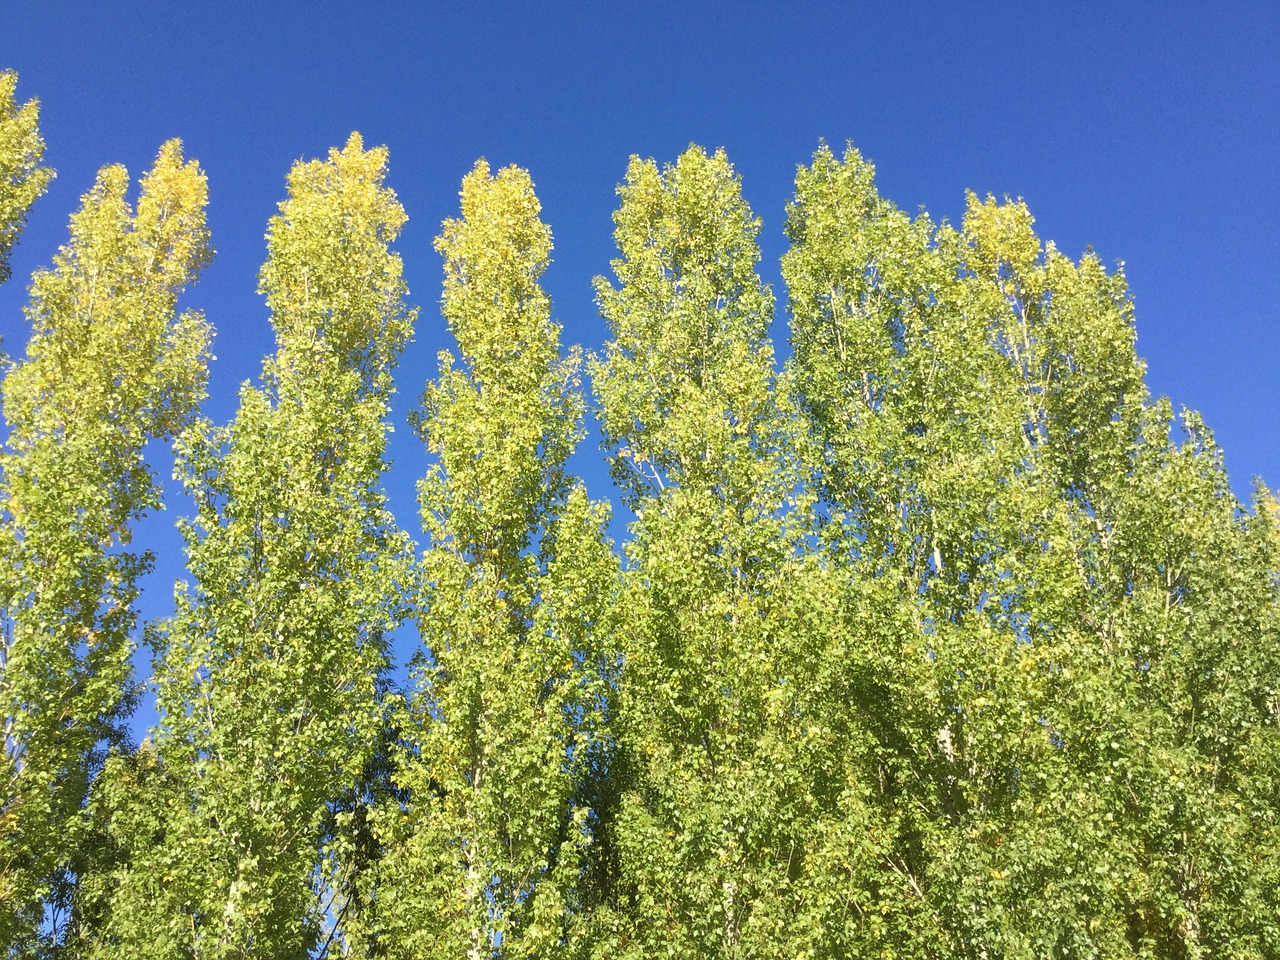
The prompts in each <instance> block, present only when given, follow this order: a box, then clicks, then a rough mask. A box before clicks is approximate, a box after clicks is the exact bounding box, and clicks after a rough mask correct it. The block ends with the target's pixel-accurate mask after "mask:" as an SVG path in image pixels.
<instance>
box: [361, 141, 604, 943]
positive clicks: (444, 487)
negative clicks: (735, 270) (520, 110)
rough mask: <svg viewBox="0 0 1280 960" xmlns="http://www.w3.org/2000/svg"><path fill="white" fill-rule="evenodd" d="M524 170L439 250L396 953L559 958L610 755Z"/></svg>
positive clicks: (599, 519) (590, 558) (596, 526)
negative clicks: (593, 799)
mask: <svg viewBox="0 0 1280 960" xmlns="http://www.w3.org/2000/svg"><path fill="white" fill-rule="evenodd" d="M538 214H539V204H538V201H537V198H536V197H535V196H534V192H533V183H532V181H531V180H530V178H529V175H528V173H526V172H525V171H523V170H520V169H519V168H516V167H508V168H506V169H503V170H500V171H498V173H497V174H491V173H490V170H489V167H488V165H487V164H485V163H484V162H483V161H481V162H480V163H478V164H477V165H476V168H475V169H474V170H473V171H472V172H471V173H470V174H468V176H467V177H466V178H465V179H464V180H463V183H462V216H461V218H460V219H455V220H448V221H446V222H445V224H444V231H443V233H442V234H441V235H440V237H439V238H438V239H437V241H436V249H437V250H439V251H440V253H441V254H443V256H444V259H445V283H444V297H443V300H442V312H443V314H444V317H445V319H446V320H447V321H448V323H449V329H450V331H451V332H452V333H453V335H454V337H455V338H456V340H457V343H458V348H459V351H460V354H461V356H460V360H461V366H455V361H454V358H453V357H452V356H451V355H450V354H449V353H447V352H445V353H442V354H441V356H440V377H439V379H438V380H437V381H436V382H435V383H433V384H430V385H428V387H427V390H426V393H425V394H424V396H423V403H422V409H421V411H420V413H419V414H418V416H417V420H416V425H417V427H418V430H419V433H420V434H421V436H422V438H423V440H424V441H425V442H426V444H427V447H428V449H429V451H430V452H431V453H432V454H435V455H436V456H437V457H438V460H437V463H436V464H435V466H433V468H432V470H431V472H430V473H429V474H428V475H427V477H426V478H425V480H424V481H423V483H422V485H421V488H420V493H421V501H422V510H423V522H424V526H425V528H426V531H427V534H428V536H429V538H430V541H429V544H428V547H427V550H426V553H425V554H424V556H423V559H422V565H421V578H422V592H421V599H420V611H421V612H420V618H419V627H420V630H421V633H422V640H423V651H422V653H421V655H420V656H419V658H418V660H417V664H416V669H415V679H416V686H415V689H414V690H412V691H411V692H410V694H409V696H408V698H407V700H406V702H405V705H404V708H403V710H402V711H401V712H400V714H399V717H398V719H399V724H400V726H399V730H400V735H401V737H402V738H403V741H404V742H403V747H402V749H401V751H400V752H399V754H398V764H397V770H396V773H395V775H394V780H395V784H396V786H397V787H398V788H399V790H401V791H403V796H404V797H405V798H406V799H405V800H404V801H403V802H402V803H400V804H398V805H393V806H391V807H390V808H389V809H388V811H387V813H386V815H385V817H384V827H383V831H384V835H385V836H386V837H387V839H388V842H389V844H390V845H391V853H390V854H389V855H388V857H387V859H386V861H385V867H386V872H385V876H386V880H385V883H384V886H383V888H382V897H381V899H382V900H383V901H385V902H386V904H387V905H386V906H381V905H380V906H379V915H378V920H379V922H380V928H381V929H382V930H383V931H384V933H383V936H384V937H385V938H386V939H387V940H389V941H391V943H390V945H388V946H387V947H386V948H385V949H386V952H387V953H388V954H389V955H391V956H405V957H416V956H422V955H424V954H426V953H440V954H441V955H450V956H463V955H464V954H465V955H466V956H467V957H471V958H476V957H481V956H505V957H515V956H560V955H562V954H563V953H565V952H569V951H571V950H572V949H573V947H574V944H575V942H576V940H577V939H578V938H579V936H580V931H579V930H578V929H577V921H578V919H579V903H578V897H579V896H580V894H579V891H578V890H577V889H576V887H577V881H578V878H579V877H580V876H581V875H582V874H583V872H584V870H585V869H586V858H587V856H588V849H587V848H588V845H589V843H590V840H591V829H592V825H591V823H590V820H589V818H590V816H591V811H590V810H589V809H588V808H586V807H585V806H583V804H582V802H581V796H582V792H583V789H584V786H583V785H584V781H585V779H586V778H587V777H588V776H589V775H590V774H591V773H593V772H595V771H593V770H592V768H591V764H592V762H593V761H594V760H596V759H598V757H599V749H598V744H599V740H600V725H601V721H602V719H603V718H602V709H603V703H602V701H603V698H604V697H605V696H606V695H607V692H608V691H607V689H606V688H605V686H604V682H603V681H604V677H603V670H604V669H605V668H606V664H604V663H603V662H602V657H603V650H602V649H601V643H602V641H603V638H604V637H605V636H606V635H607V633H606V631H607V626H608V623H609V620H610V616H611V613H610V604H611V603H612V601H613V598H612V587H613V583H614V579H615V577H616V573H615V569H616V565H615V562H614V560H613V558H612V555H611V553H610V551H609V547H608V544H607V541H606V540H605V539H604V534H603V528H604V525H605V523H606V520H607V516H606V513H605V510H604V508H603V506H602V505H600V504H594V503H592V502H590V501H589V500H588V499H587V496H586V493H585V491H584V489H583V487H582V485H581V484H580V483H578V482H576V481H575V480H573V478H571V477H570V476H569V475H568V474H567V473H566V471H565V460H566V459H567V458H568V456H569V454H570V453H571V452H572V449H573V446H574V444H575V443H576V442H577V441H578V439H580V437H581V433H582V430H581V416H582V405H583V401H582V395H581V392H580V389H579V386H578V368H579V358H578V356H577V353H576V351H575V352H573V353H571V354H570V355H569V356H568V357H561V355H560V347H559V325H558V324H556V323H555V322H554V321H552V319H551V314H550V302H549V300H548V298H547V296H546V294H545V293H544V292H543V290H542V289H541V287H540V286H539V285H538V279H539V277H540V275H541V274H542V272H543V270H544V269H545V268H546V265H547V262H548V258H549V255H550V252H551V232H550V230H549V229H548V228H547V226H546V225H545V224H544V223H542V221H541V220H540V219H539V216H538Z"/></svg>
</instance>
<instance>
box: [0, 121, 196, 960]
mask: <svg viewBox="0 0 1280 960" xmlns="http://www.w3.org/2000/svg"><path fill="white" fill-rule="evenodd" d="M31 149H35V148H31ZM37 176H38V171H37ZM128 189H129V176H128V174H127V172H126V171H125V169H124V168H123V167H120V166H111V167H106V168H104V169H103V170H102V171H101V172H100V173H99V174H98V177H97V180H96V182H95V183H94V186H93V188H92V189H91V190H90V191H89V192H88V193H87V194H85V196H84V197H83V198H82V202H81V207H80V210H79V211H78V212H77V213H76V214H74V215H73V216H72V218H71V237H70V240H69V242H68V243H67V244H66V245H65V246H64V247H63V248H62V250H61V252H60V253H59V254H58V255H57V256H56V257H55V258H54V263H53V266H52V268H49V269H45V270H41V271H39V272H37V273H36V275H35V277H34V279H33V280H32V284H31V301H30V305H29V306H28V307H27V316H28V318H29V319H30V321H31V323H32V327H33V331H32V335H31V339H30V342H29V343H28V345H27V353H26V358H25V359H24V360H22V361H21V362H19V363H17V364H16V365H15V366H13V367H12V368H11V369H10V370H9V372H8V374H7V376H6V377H5V381H4V387H3V396H4V416H5V420H6V421H7V423H8V427H9V436H8V442H7V444H6V449H5V451H4V453H3V455H2V457H0V467H2V469H3V484H2V485H0V508H2V509H3V529H2V531H0V551H3V556H4V565H3V568H2V570H0V604H2V605H3V611H4V618H5V627H4V650H3V654H4V663H3V668H4V672H3V678H2V680H0V700H3V706H4V715H5V769H4V785H3V791H4V795H3V801H2V806H0V903H2V904H3V906H2V907H0V941H3V942H4V943H6V944H10V945H12V946H13V947H14V949H18V950H21V949H26V948H30V949H35V946H34V944H35V942H36V940H37V938H38V937H39V936H43V937H45V938H46V939H49V940H51V941H53V942H59V941H61V940H63V939H65V938H66V937H69V936H74V935H76V931H74V930H69V929H68V926H67V924H68V922H69V919H71V920H74V918H69V917H68V910H69V905H70V899H71V896H72V890H73V885H74V883H75V882H76V881H77V879H78V877H77V874H78V860H79V858H80V857H81V856H82V854H83V853H84V852H85V850H86V848H87V847H88V846H89V843H88V836H89V825H88V823H89V822H88V819H87V817H86V815H85V811H84V809H83V804H84V801H85V797H86V792H87V791H88V789H89V784H90V780H91V779H92V777H93V776H94V774H95V773H96V772H97V771H98V769H99V768H100V766H101V764H102V762H103V757H104V750H105V747H107V746H108V745H112V746H117V745H122V744H124V743H126V742H127V740H128V736H127V732H126V730H125V727H124V722H125V721H126V719H127V718H128V715H129V713H130V711H131V710H132V708H133V705H134V703H135V702H136V698H137V689H136V687H135V685H134V684H133V682H132V679H131V675H130V655H131V654H132V652H133V649H134V642H133V632H134V628H135V626H136V620H137V615H136V612H135V610H134V601H135V599H136V597H137V594H138V586H137V584H138V578H139V577H140V576H141V575H142V574H144V573H146V572H147V571H148V570H150V569H151V568H152V565H153V558H152V557H151V555H150V554H149V553H146V552H139V551H136V550H132V549H130V540H131V537H132V532H133V525H134V523H135V522H136V521H137V520H139V519H140V518H141V517H142V516H143V515H145V514H146V513H148V512H149V511H151V510H153V509H157V508H158V507H159V506H160V489H159V487H158V485H157V484H156V481H155V478H154V475H153V473H152V470H151V468H150V467H149V466H148V465H147V464H146V462H145V461H144V459H143V452H144V448H145V446H146V444H147V443H148V442H149V441H151V440H163V439H167V438H171V437H172V436H174V435H175V434H176V433H177V432H179V431H180V430H182V429H183V428H184V427H185V426H186V424H187V423H188V422H189V421H190V420H191V418H192V416H193V414H194V412H195V410H196V408H197V405H198V404H199V402H200V401H201V399H202V398H203V396H204V390H205V381H206V374H207V367H208V360H209V352H208V346H209V341H210V336H211V330H210V328H209V326H208V325H207V324H206V323H205V321H204V319H203V317H202V316H201V315H200V314H199V313H196V312H186V313H183V314H181V315H178V314H177V313H176V303H177V299H178V296H179V295H180V294H181V293H182V291H183V290H184V289H185V288H186V287H188V286H189V285H190V284H191V283H192V282H194V280H195V278H196V276H197V274H198V273H199V271H200V269H201V267H203V266H204V265H205V263H206V262H207V261H208V259H209V257H210V255H211V252H212V251H211V250H210V248H209V236H208V231H207V229H206V227H205V214H204V208H205V204H206V199H207V188H206V184H205V178H204V174H203V173H202V172H201V171H200V169H199V167H198V166H197V165H196V164H195V163H194V162H188V161H185V160H184V159H183V156H182V150H181V145H180V144H179V143H178V142H177V141H176V140H174V141H170V142H169V143H167V144H165V145H164V146H163V147H162V148H161V150H160V153H159V156H158V157H157V159H156V162H155V165H154V166H153V167H152V169H151V170H150V172H148V173H147V174H146V175H145V176H144V177H143V178H142V184H141V193H140V196H139V199H138V202H137V209H136V212H135V211H134V210H133V209H131V207H130V205H129V202H128V200H127V198H126V194H127V192H128ZM42 925H45V926H46V929H45V931H44V933H43V934H40V933H39V931H40V929H41V927H42Z"/></svg>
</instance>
